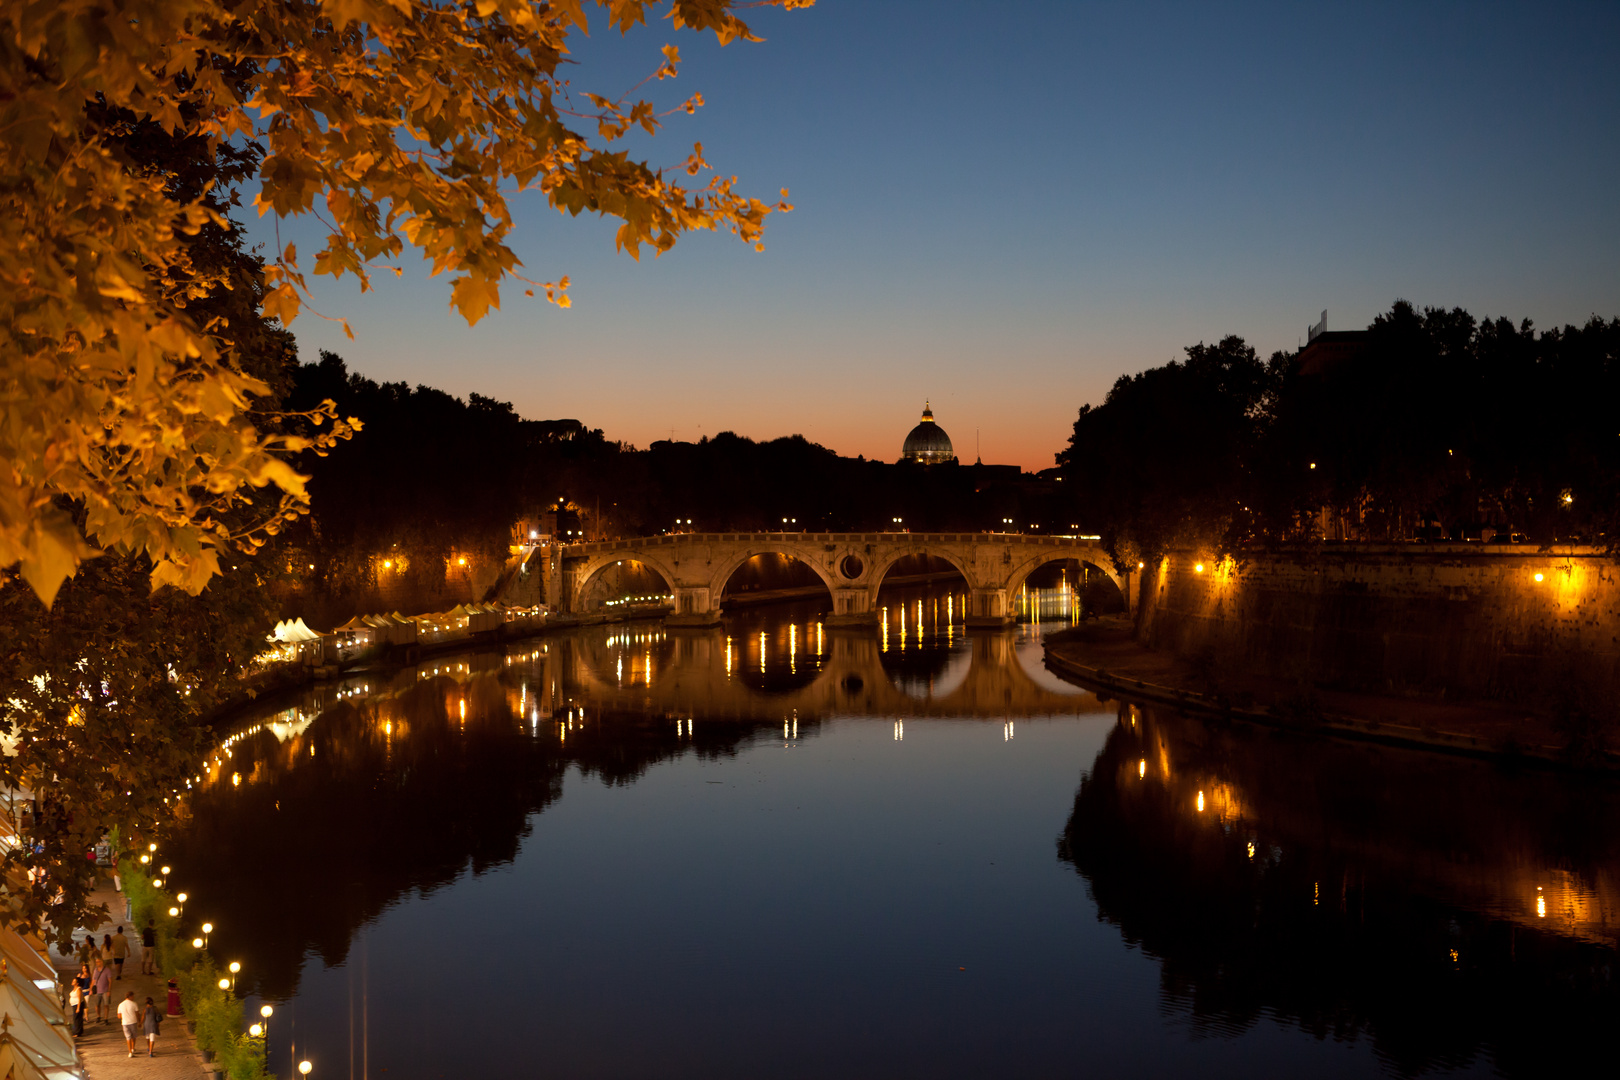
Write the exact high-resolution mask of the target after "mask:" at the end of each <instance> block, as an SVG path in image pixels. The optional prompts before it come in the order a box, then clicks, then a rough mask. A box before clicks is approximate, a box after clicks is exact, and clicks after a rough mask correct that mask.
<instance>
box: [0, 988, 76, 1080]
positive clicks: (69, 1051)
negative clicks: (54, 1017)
mask: <svg viewBox="0 0 1620 1080" xmlns="http://www.w3.org/2000/svg"><path fill="white" fill-rule="evenodd" d="M29 989H30V990H33V991H34V993H36V994H38V993H40V991H39V990H38V988H36V987H32V986H30V987H29ZM0 1025H3V1026H4V1028H5V1033H6V1034H8V1035H10V1036H12V1037H13V1038H16V1039H18V1040H20V1041H22V1042H24V1043H26V1044H27V1045H28V1046H29V1047H30V1048H31V1049H33V1050H35V1051H38V1052H39V1053H40V1054H41V1055H43V1058H44V1060H45V1061H46V1062H48V1063H49V1064H51V1065H59V1066H67V1067H71V1066H73V1065H74V1064H75V1062H76V1060H77V1053H76V1052H75V1050H74V1048H73V1036H72V1035H70V1034H68V1031H67V1028H66V1026H65V1025H59V1024H52V1023H51V1021H50V1018H49V1017H48V1016H46V1015H45V1014H44V1013H42V1012H40V1011H39V1009H38V1008H36V1007H35V1006H34V1004H33V1003H32V1002H31V1001H29V1000H27V999H26V998H25V997H24V996H23V992H22V990H21V987H20V986H19V984H18V983H16V982H14V981H9V980H8V981H0ZM0 1075H3V1074H0Z"/></svg>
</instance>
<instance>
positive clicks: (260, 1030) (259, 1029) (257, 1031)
mask: <svg viewBox="0 0 1620 1080" xmlns="http://www.w3.org/2000/svg"><path fill="white" fill-rule="evenodd" d="M248 1034H249V1035H251V1036H253V1037H254V1038H255V1039H257V1038H258V1037H259V1036H260V1035H263V1034H264V1025H263V1024H254V1025H253V1026H252V1027H250V1028H248Z"/></svg>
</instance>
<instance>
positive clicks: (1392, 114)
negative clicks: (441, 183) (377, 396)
mask: <svg viewBox="0 0 1620 1080" xmlns="http://www.w3.org/2000/svg"><path fill="white" fill-rule="evenodd" d="M751 18H752V21H753V22H754V24H755V26H756V28H757V29H758V30H760V31H761V32H762V33H763V34H764V35H765V37H766V38H767V40H766V41H765V42H763V43H760V44H752V45H750V44H734V45H731V46H728V47H726V48H724V49H721V48H718V47H716V46H715V45H714V44H713V43H712V39H710V40H707V41H706V40H703V39H700V38H698V37H697V36H696V35H694V34H691V33H690V32H685V33H681V34H675V33H673V32H672V31H671V30H670V28H669V25H668V24H667V23H655V24H654V25H653V26H651V27H650V28H644V29H642V30H638V31H637V32H635V33H632V34H631V35H630V36H629V37H627V38H621V37H620V36H619V35H618V34H617V33H614V32H610V31H608V30H607V29H606V27H605V25H598V26H595V27H593V35H592V37H591V38H590V39H589V41H588V42H587V41H582V42H580V43H579V48H578V49H577V50H576V57H577V59H579V61H580V65H579V67H578V68H577V69H575V71H574V80H575V85H576V86H577V87H583V88H591V89H596V90H598V91H600V92H606V93H609V94H611V95H614V96H616V95H617V94H618V93H621V92H622V91H623V90H625V89H627V88H628V87H629V86H631V85H633V84H634V83H635V82H636V81H637V80H639V79H640V78H641V77H642V76H644V75H645V74H647V73H648V72H650V71H651V70H653V69H654V68H655V67H656V66H657V63H658V48H659V46H660V45H662V44H664V43H666V42H673V43H675V44H677V45H679V46H680V48H681V52H682V56H683V61H684V63H683V65H682V71H681V75H680V78H679V79H677V80H675V81H674V82H673V83H667V84H665V85H664V86H663V87H661V88H660V90H659V93H660V95H661V96H662V97H663V98H664V99H667V103H668V104H674V103H676V102H677V101H678V100H680V99H681V98H684V97H685V96H686V95H688V94H691V93H693V92H701V93H702V94H703V95H704V98H705V99H706V101H707V105H706V107H705V108H703V109H702V110H700V111H699V112H698V114H697V115H696V116H695V117H687V116H684V115H681V116H676V117H671V118H670V119H669V121H668V126H667V128H666V129H665V131H664V132H663V133H662V134H660V135H659V136H658V137H657V138H656V139H654V140H650V141H648V142H645V143H643V144H639V145H640V148H641V152H644V153H645V154H647V155H648V156H649V158H650V159H651V160H652V161H653V162H654V163H655V164H670V165H673V164H677V163H679V162H680V161H681V160H683V159H684V157H685V155H686V153H687V151H688V150H689V149H690V145H691V143H692V142H693V141H694V140H701V141H702V142H703V144H704V149H705V152H706V154H707V156H708V159H709V161H710V162H711V163H712V164H714V165H715V166H716V167H717V168H719V169H720V170H722V171H724V172H726V173H728V174H732V173H734V174H736V175H737V176H738V177H739V180H740V184H741V186H742V188H744V189H745V190H747V191H749V192H750V193H754V194H757V195H759V196H760V197H762V198H763V197H773V196H774V195H775V193H776V191H777V189H778V188H782V187H787V188H789V189H790V190H791V193H792V195H791V198H792V201H793V203H794V204H795V207H796V209H795V210H794V211H793V212H792V213H791V214H788V215H784V216H777V217H773V218H772V219H771V225H770V228H769V230H768V232H767V236H766V244H767V248H766V251H765V252H764V253H762V254H756V253H754V252H753V251H751V250H750V249H748V248H746V247H745V246H743V245H742V244H741V243H740V242H739V241H737V240H735V239H734V238H730V237H723V236H711V235H697V236H692V237H689V238H687V239H685V240H683V241H682V242H681V243H680V245H679V246H678V247H677V248H676V249H675V250H674V251H673V252H671V253H669V254H667V255H665V256H664V257H662V258H660V259H658V260H656V261H655V260H652V259H650V258H647V259H644V261H643V262H642V263H640V264H637V263H634V262H632V261H631V260H630V259H629V258H628V257H627V256H624V255H619V254H616V253H615V252H614V251H613V247H612V235H613V230H614V225H613V223H611V222H602V221H594V220H587V219H583V218H582V219H567V218H562V217H560V216H559V215H558V214H557V213H556V212H555V211H552V210H550V209H549V208H548V207H547V206H546V205H545V202H544V200H543V198H541V197H540V196H538V195H534V196H525V197H523V198H521V199H519V200H518V202H517V203H516V210H517V213H518V217H519V229H518V231H517V234H516V240H515V247H516V249H517V250H518V253H519V255H520V257H521V258H522V259H523V260H524V262H525V264H526V268H527V272H528V273H529V274H530V276H533V277H536V278H541V279H551V278H555V277H557V276H559V275H562V274H568V275H570V276H571V278H572V279H573V282H574V285H573V288H572V290H571V292H572V296H573V302H574V306H573V307H572V308H571V309H569V310H567V311H560V310H557V309H555V308H552V307H550V306H549V305H547V304H545V303H544V302H543V301H538V300H527V299H525V298H523V297H522V294H521V290H520V289H511V290H508V293H507V297H506V300H505V305H506V306H505V309H504V310H502V311H500V312H497V313H494V314H492V315H491V316H490V317H488V318H486V319H485V320H484V321H483V322H481V323H480V324H479V325H478V326H476V327H472V328H469V327H467V326H466V324H465V323H464V322H462V321H461V320H460V318H459V317H458V316H456V315H454V314H453V313H452V312H451V311H450V310H449V308H448V299H449V288H448V283H447V281H445V280H444V279H439V280H433V279H429V278H427V277H426V275H425V274H424V273H422V272H421V270H420V265H419V263H418V262H417V261H416V260H415V258H414V256H411V255H408V256H407V259H406V262H405V267H406V274H405V276H404V278H402V279H400V280H397V281H396V280H392V279H390V280H386V281H385V280H382V279H381V278H380V277H379V278H378V279H376V282H377V288H376V290H375V291H374V292H372V293H370V294H368V295H365V296H361V295H360V294H359V293H358V292H357V291H356V290H354V289H353V288H351V287H349V286H347V285H344V284H339V285H333V284H331V283H329V282H324V281H323V283H322V285H321V286H320V287H318V289H317V293H316V303H317V306H318V307H320V308H321V309H322V310H324V311H327V312H328V313H334V314H341V315H344V316H346V317H347V318H348V319H349V321H350V323H351V324H352V325H353V327H354V330H355V334H356V337H357V340H355V341H352V342H351V341H347V340H345V339H344V338H343V336H342V333H341V331H339V330H337V329H336V328H335V327H333V326H331V325H330V324H326V323H322V322H321V321H320V320H318V319H315V318H313V317H311V316H308V315H306V316H305V317H303V318H300V319H299V320H298V321H297V322H296V323H295V324H294V327H293V329H294V331H295V332H296V333H297V335H298V337H299V344H300V349H301V351H302V353H303V354H304V356H305V358H306V359H313V358H314V357H315V354H316V352H317V350H319V349H321V348H331V349H333V350H335V351H337V352H339V353H341V354H342V355H343V356H344V357H345V358H346V359H347V360H348V361H349V364H350V367H351V368H353V369H355V370H358V371H361V372H363V373H365V374H367V375H369V376H372V377H373V378H377V379H388V380H400V379H402V380H406V381H409V382H412V383H418V382H420V383H427V384H430V385H434V386H438V387H441V388H444V389H446V390H449V391H451V392H453V393H457V394H466V393H468V392H471V391H476V392H478V393H482V394H486V395H489V396H493V397H498V398H502V399H506V400H510V401H512V402H513V403H514V404H515V405H516V406H517V408H518V409H519V411H520V412H522V413H523V414H524V415H526V416H530V417H534V418H552V417H564V416H567V417H576V418H578V419H580V420H583V421H585V422H587V423H589V424H591V425H592V426H597V427H602V428H604V429H606V431H607V433H608V435H609V436H610V437H614V438H621V439H627V440H629V441H631V442H633V443H635V444H637V445H640V446H645V445H646V444H647V443H648V442H650V441H652V440H654V439H659V438H668V437H669V436H670V434H671V432H672V431H673V433H674V435H675V437H676V438H681V439H694V438H697V437H699V436H701V435H712V434H714V433H716V432H718V431H722V430H728V429H729V430H733V431H737V432H739V433H742V434H745V435H750V436H753V437H756V438H772V437H775V436H778V435H786V434H793V433H802V434H803V435H805V436H806V437H807V438H810V439H813V440H815V441H818V442H821V443H824V444H825V445H828V446H830V447H832V448H833V449H835V450H838V451H840V452H842V453H847V454H857V453H863V454H866V455H867V456H869V457H873V456H875V457H881V458H888V459H892V458H894V457H896V456H897V455H898V453H899V448H900V441H901V439H902V438H903V436H904V434H905V432H906V431H907V430H908V429H909V428H910V426H911V425H912V424H913V423H914V422H915V419H916V414H917V412H918V411H919V410H920V409H921V407H922V402H923V399H924V398H929V399H932V401H933V404H934V410H935V413H936V415H937V416H938V418H939V421H940V423H941V424H942V425H943V426H944V427H945V428H946V429H947V430H948V431H949V432H950V434H951V435H952V437H953V438H954V440H955V442H956V447H957V451H958V454H959V455H962V456H965V457H967V458H968V459H969V460H971V459H972V457H973V454H974V445H975V438H976V437H977V440H978V444H979V446H980V447H981V452H982V454H983V457H984V460H986V461H990V462H1004V463H1016V464H1020V465H1023V466H1025V467H1026V468H1042V467H1045V466H1047V465H1050V464H1051V460H1052V454H1053V453H1055V452H1056V451H1058V450H1059V449H1061V448H1062V446H1063V443H1064V441H1065V440H1066V438H1067V436H1068V433H1069V429H1070V426H1071V425H1072V423H1073V420H1074V415H1075V411H1076V410H1077V409H1078V408H1079V406H1080V405H1081V404H1083V403H1085V402H1087V401H1091V402H1097V401H1100V400H1101V399H1102V397H1103V395H1104V394H1106V392H1107V389H1108V387H1109V385H1110V384H1111V383H1112V382H1113V381H1114V379H1115V378H1117V377H1118V376H1119V375H1120V374H1123V373H1129V372H1135V371H1139V370H1141V369H1142V368H1144V367H1148V366H1152V365H1155V364H1161V363H1163V362H1165V361H1166V360H1169V359H1171V358H1172V357H1173V356H1176V355H1179V353H1180V350H1181V348H1182V347H1184V346H1186V345H1189V344H1192V343H1195V342H1198V341H1201V340H1202V341H1210V340H1215V339H1218V338H1220V337H1222V336H1224V335H1226V334H1229V333H1235V334H1240V335H1242V336H1244V337H1245V338H1247V339H1248V340H1249V341H1250V343H1251V344H1253V345H1254V346H1255V347H1256V348H1257V349H1259V350H1260V351H1261V352H1262V353H1263V354H1269V353H1270V352H1271V351H1272V350H1275V349H1281V348H1294V347H1295V346H1296V344H1297V343H1298V340H1299V339H1300V338H1301V337H1302V335H1303V334H1304V331H1305V327H1306V326H1307V325H1308V324H1310V323H1312V322H1314V321H1315V319H1316V317H1317V315H1318V314H1319V312H1320V311H1321V310H1322V309H1323V308H1326V309H1327V310H1328V322H1329V326H1330V327H1332V328H1337V329H1346V328H1353V327H1360V326H1364V325H1366V324H1367V322H1368V321H1370V320H1371V319H1372V317H1373V316H1374V315H1376V314H1378V313H1379V312H1380V311H1383V310H1386V309H1387V308H1388V306H1389V304H1390V302H1391V301H1392V300H1394V299H1395V298H1397V297H1404V298H1407V299H1410V300H1412V301H1414V302H1416V303H1419V304H1431V305H1443V306H1452V305H1461V306H1463V307H1466V308H1468V309H1469V310H1471V311H1473V312H1474V313H1475V314H1476V315H1492V316H1494V315H1507V316H1510V317H1512V318H1514V319H1519V318H1526V317H1528V318H1530V319H1533V320H1534V321H1535V322H1536V323H1537V324H1538V325H1540V326H1548V325H1554V324H1562V323H1565V322H1571V321H1574V322H1581V321H1584V320H1585V319H1586V318H1587V317H1588V316H1590V315H1592V314H1594V313H1596V314H1601V315H1603V316H1605V317H1609V316H1615V315H1620V194H1617V193H1620V67H1617V65H1616V64H1615V62H1614V57H1615V55H1616V54H1617V46H1620V5H1615V4H1571V5H1559V4H1539V5H1516V6H1509V5H1491V4H1482V3H1472V4H1450V5H1448V4H1422V5H1412V4H1403V5H1389V6H1382V7H1380V6H1376V5H1372V4H1355V5H1342V6H1333V5H1325V4H1321V5H1310V6H1306V5H1282V4H1277V5H1257V4H1248V5H1243V4H1231V5H1220V6H1215V5H1155V4H1143V3H1132V4H1118V5H1113V4H1092V3H1085V2H1080V0H1070V2H1033V0H1032V2H1027V3H1023V2H1014V0H998V2H988V0H980V2H954V0H932V2H910V0H858V2H857V0H820V2H819V3H818V4H817V5H816V7H814V8H812V9H810V10H808V11H800V12H794V13H782V12H777V11H774V10H766V11H756V12H753V13H751ZM597 22H598V23H600V22H602V20H600V19H598V20H597ZM253 228H254V231H255V234H256V236H258V237H259V238H260V239H266V238H268V232H267V231H266V229H265V228H264V226H263V225H262V224H255V225H254V226H253ZM282 236H283V238H284V239H291V238H300V237H301V238H304V241H303V244H301V246H304V247H305V250H313V247H314V246H315V245H314V243H312V241H313V240H314V236H313V234H312V233H311V231H310V230H309V229H308V227H307V225H306V224H303V223H297V222H292V223H285V224H284V225H283V228H282Z"/></svg>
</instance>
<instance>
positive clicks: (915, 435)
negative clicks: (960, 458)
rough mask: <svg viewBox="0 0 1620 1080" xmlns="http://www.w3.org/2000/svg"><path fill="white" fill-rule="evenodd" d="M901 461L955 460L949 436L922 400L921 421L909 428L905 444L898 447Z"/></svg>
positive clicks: (923, 462)
mask: <svg viewBox="0 0 1620 1080" xmlns="http://www.w3.org/2000/svg"><path fill="white" fill-rule="evenodd" d="M900 460H901V461H916V462H921V463H922V464H924V465H938V464H939V463H940V462H944V461H955V460H956V451H955V450H953V449H952V448H951V437H950V436H949V435H947V434H945V429H944V428H942V427H940V426H939V425H938V424H936V423H934V410H933V409H931V408H929V407H928V402H926V401H925V402H923V412H922V422H921V423H919V424H918V425H917V426H916V427H914V428H912V429H911V434H910V435H907V436H906V441H905V445H904V446H902V447H901V448H900Z"/></svg>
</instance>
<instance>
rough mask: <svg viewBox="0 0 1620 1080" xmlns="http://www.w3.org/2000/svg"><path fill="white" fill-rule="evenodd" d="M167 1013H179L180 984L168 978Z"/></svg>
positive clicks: (173, 1014)
mask: <svg viewBox="0 0 1620 1080" xmlns="http://www.w3.org/2000/svg"><path fill="white" fill-rule="evenodd" d="M169 1015H170V1016H179V1015H180V986H179V984H177V983H176V982H175V981H174V980H173V979H170V980H169Z"/></svg>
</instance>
